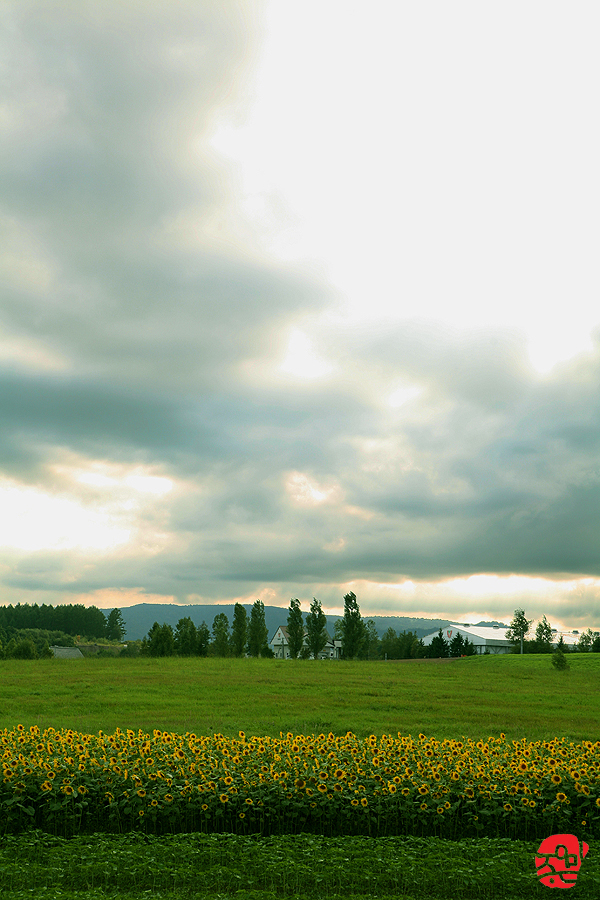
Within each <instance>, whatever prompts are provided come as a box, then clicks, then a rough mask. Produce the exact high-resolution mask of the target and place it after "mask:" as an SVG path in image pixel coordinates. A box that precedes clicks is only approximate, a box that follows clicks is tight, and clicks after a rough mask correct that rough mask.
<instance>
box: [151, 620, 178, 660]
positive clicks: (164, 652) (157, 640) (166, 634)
mask: <svg viewBox="0 0 600 900" xmlns="http://www.w3.org/2000/svg"><path fill="white" fill-rule="evenodd" d="M147 652H148V654H149V655H150V656H174V655H175V637H174V635H173V629H172V628H171V626H170V625H167V624H166V623H165V624H163V625H159V624H158V622H155V623H154V625H153V626H152V628H151V629H150V631H149V632H148V639H147Z"/></svg>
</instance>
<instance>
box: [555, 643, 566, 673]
mask: <svg viewBox="0 0 600 900" xmlns="http://www.w3.org/2000/svg"><path fill="white" fill-rule="evenodd" d="M552 665H553V666H554V668H555V669H559V670H564V669H568V668H569V663H568V662H567V660H566V659H565V654H564V653H563V651H562V650H561V649H560V647H557V648H556V650H555V651H554V653H553V654H552Z"/></svg>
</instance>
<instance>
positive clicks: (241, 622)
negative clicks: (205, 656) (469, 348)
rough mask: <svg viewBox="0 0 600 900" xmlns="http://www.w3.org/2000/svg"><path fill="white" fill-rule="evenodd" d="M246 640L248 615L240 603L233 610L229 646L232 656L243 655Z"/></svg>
mask: <svg viewBox="0 0 600 900" xmlns="http://www.w3.org/2000/svg"><path fill="white" fill-rule="evenodd" d="M247 640H248V614H247V613H246V610H245V609H244V607H243V606H242V604H241V603H236V604H235V606H234V608H233V628H232V631H231V646H232V649H233V655H234V656H243V655H244V653H245V652H246V642H247Z"/></svg>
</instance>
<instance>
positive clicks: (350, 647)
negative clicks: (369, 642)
mask: <svg viewBox="0 0 600 900" xmlns="http://www.w3.org/2000/svg"><path fill="white" fill-rule="evenodd" d="M340 631H341V635H342V656H343V657H344V659H355V657H357V656H358V654H359V653H360V651H361V649H362V647H363V645H364V643H365V641H366V629H365V624H364V622H363V620H362V616H361V614H360V609H359V606H358V601H357V599H356V594H354V593H353V592H352V591H351V592H350V593H349V594H346V596H345V597H344V617H343V619H342V620H341V623H340Z"/></svg>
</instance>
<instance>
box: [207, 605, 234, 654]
mask: <svg viewBox="0 0 600 900" xmlns="http://www.w3.org/2000/svg"><path fill="white" fill-rule="evenodd" d="M230 650H231V638H230V635H229V619H228V618H227V613H217V615H216V616H215V617H214V619H213V623H212V644H211V652H212V655H213V656H229V653H230Z"/></svg>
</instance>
